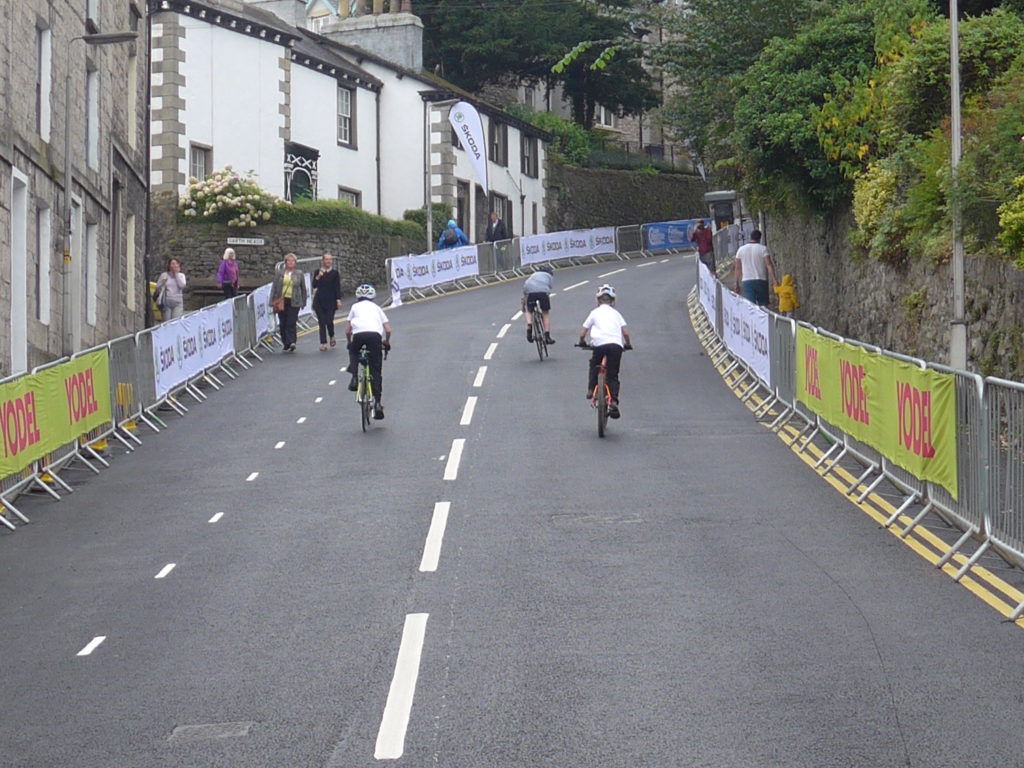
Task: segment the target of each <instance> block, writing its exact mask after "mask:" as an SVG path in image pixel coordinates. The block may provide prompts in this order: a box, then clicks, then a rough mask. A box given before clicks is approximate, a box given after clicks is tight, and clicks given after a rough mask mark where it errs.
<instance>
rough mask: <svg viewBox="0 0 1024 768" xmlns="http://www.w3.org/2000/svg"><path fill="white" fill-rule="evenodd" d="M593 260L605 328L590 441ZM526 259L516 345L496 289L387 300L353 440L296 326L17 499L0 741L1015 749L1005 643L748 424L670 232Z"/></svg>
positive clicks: (127, 749) (533, 762) (743, 754)
mask: <svg viewBox="0 0 1024 768" xmlns="http://www.w3.org/2000/svg"><path fill="white" fill-rule="evenodd" d="M615 270H622V271H621V272H617V273H615V274H608V273H611V272H614V271H615ZM583 281H587V282H586V283H585V284H579V283H583ZM605 281H609V282H612V283H613V284H614V285H615V286H616V287H617V289H618V290H619V294H620V300H619V308H620V310H621V311H622V313H623V314H624V315H625V317H626V319H627V320H628V322H629V326H630V328H631V331H632V333H633V335H634V343H635V345H636V350H635V351H633V352H631V353H628V354H627V355H626V356H625V358H624V362H623V376H622V379H623V385H622V386H623V389H622V411H623V418H622V419H621V420H619V421H613V422H610V424H609V435H608V437H606V438H605V439H599V438H598V436H597V430H596V424H595V418H594V415H593V413H592V411H591V409H590V408H589V406H588V404H587V403H586V402H585V400H584V398H583V394H584V389H585V381H586V378H585V377H586V372H585V368H586V359H587V355H586V354H585V353H583V352H581V351H579V350H576V349H574V348H573V347H572V341H573V340H574V338H575V336H576V333H577V330H578V327H579V324H580V323H581V322H582V320H583V318H584V317H585V316H586V313H587V312H588V311H589V309H590V307H591V306H592V305H593V294H594V289H595V288H596V286H597V285H599V284H600V283H602V282H605ZM555 283H556V289H557V294H556V295H555V297H554V300H553V301H554V335H555V337H556V339H557V340H558V343H557V344H556V345H555V346H554V347H552V348H551V356H550V358H549V359H547V360H545V361H544V362H540V361H539V360H538V359H537V356H536V353H535V351H534V348H533V346H532V345H528V344H527V343H526V341H525V334H524V328H525V326H524V322H523V320H522V319H518V320H516V321H515V322H514V323H512V320H511V318H512V316H513V315H514V314H515V313H516V310H517V309H518V302H519V292H520V284H519V283H518V282H517V283H514V284H511V283H510V284H504V285H499V286H493V287H488V288H483V289H478V290H472V291H467V292H465V293H461V294H458V295H453V296H449V297H445V298H442V299H438V300H434V301H427V302H421V303H416V304H412V305H407V306H404V307H401V308H397V309H395V310H391V311H389V315H390V318H391V321H392V324H393V326H394V328H395V336H394V351H393V353H392V355H391V358H390V359H389V360H388V362H387V363H386V365H385V371H384V394H385V397H384V401H385V405H386V412H387V418H386V419H385V420H384V421H383V422H375V423H374V425H373V427H372V428H371V430H370V431H369V432H368V433H366V434H363V433H362V432H361V431H360V426H359V414H358V411H357V408H356V406H355V404H354V403H353V402H352V399H351V395H350V393H348V392H347V391H346V390H345V384H346V383H347V378H348V375H347V373H345V372H342V371H340V370H339V369H340V368H342V367H343V366H344V365H345V364H346V362H347V361H346V360H345V359H344V358H343V356H342V354H341V353H340V350H341V347H339V348H338V349H336V350H334V351H332V352H327V353H321V352H319V351H318V349H317V342H316V339H315V338H314V337H313V336H306V337H304V338H302V339H301V341H300V345H299V351H298V352H297V353H295V354H293V355H287V354H276V355H272V356H270V357H269V359H267V360H266V361H265V362H264V363H262V364H260V365H259V366H258V367H257V368H256V369H255V370H253V371H250V372H247V373H245V374H244V375H243V376H242V377H241V378H240V379H239V380H237V381H234V382H231V383H230V384H229V385H228V386H227V387H226V389H225V390H224V391H222V392H219V393H213V394H211V396H210V399H209V400H208V401H207V402H206V403H203V404H201V405H196V406H195V407H193V408H192V410H191V412H190V413H189V414H187V415H186V416H185V417H184V418H181V419H177V418H175V419H174V423H173V425H172V427H171V428H170V429H168V430H165V431H164V432H162V433H161V434H159V435H145V436H144V445H143V446H142V447H141V448H140V449H139V450H137V451H136V452H135V453H133V454H132V455H128V456H117V457H116V458H115V460H114V462H113V466H112V468H111V469H109V470H106V471H104V472H103V474H102V475H100V476H97V477H87V476H85V475H81V474H78V475H76V476H74V477H73V478H72V482H74V483H75V484H76V487H77V490H76V493H75V494H74V495H73V496H71V497H69V498H67V499H65V500H64V501H62V502H60V503H53V502H48V501H45V500H43V499H39V500H36V501H32V500H30V501H28V502H27V505H26V508H27V511H28V512H29V514H30V516H31V517H32V518H33V524H32V525H29V526H24V527H21V528H20V529H19V530H18V532H17V533H16V534H11V535H2V536H0V590H2V594H3V595H4V599H3V601H2V602H0V636H2V638H3V645H2V648H3V650H2V652H0V654H2V655H0V659H2V664H0V702H2V703H3V707H2V710H0V712H2V714H0V765H2V766H5V767H9V768H28V767H31V768H42V767H46V768H49V767H50V766H54V767H58V766H59V767H60V768H122V767H124V768H128V767H129V766H130V767H132V768H139V767H149V766H160V767H161V768H179V767H181V768H184V767H186V766H187V767H189V768H191V767H193V766H194V767H196V768H198V767H200V766H201V767H203V768H209V767H212V766H231V767H233V768H235V767H237V768H243V767H244V768H264V767H266V768H293V767H294V768H299V767H302V768H304V767H305V766H309V767H311V768H342V767H344V768H360V767H362V766H374V765H379V764H381V763H382V762H395V763H397V764H399V765H409V766H446V767H449V768H470V767H475V766H480V767H481V768H483V767H485V766H486V767H487V768H499V767H502V768H503V767H505V766H508V767H512V766H550V767H551V768H576V767H580V768H582V767H584V766H586V767H587V768H595V767H596V766H601V767H602V768H607V767H609V766H616V767H618V766H621V768H640V767H641V766H651V767H655V766H658V767H662V766H680V767H682V766H686V767H690V766H693V767H694V768H697V767H700V768H705V767H706V768H746V767H749V766H787V767H788V766H793V767H798V766H799V767H803V766H807V767H808V768H812V767H813V768H825V767H827V766H844V767H845V766H850V767H853V766H857V767H859V768H860V767H863V768H888V767H889V766H920V767H922V768H944V767H946V766H949V767H950V768H952V767H954V766H955V767H957V768H963V767H964V766H979V767H980V766H985V767H991V766H1020V765H1024V728H1022V727H1021V723H1022V715H1024V703H1022V702H1024V696H1022V694H1021V691H1022V690H1024V680H1022V678H1024V675H1022V669H1021V663H1020V659H1021V658H1022V655H1024V633H1022V632H1021V630H1020V629H1019V628H1018V627H1016V626H1013V625H1007V624H1002V623H1000V622H999V620H998V617H997V616H995V614H994V613H993V612H992V611H991V610H990V609H989V608H987V607H986V606H985V605H984V604H983V603H982V602H981V601H979V600H978V599H977V598H976V597H974V596H972V595H971V594H970V593H969V592H967V591H966V590H964V589H962V588H960V587H958V586H957V585H955V584H953V583H952V582H951V581H950V580H949V579H948V578H947V577H945V576H943V575H942V574H940V573H938V572H937V571H936V570H935V569H933V568H931V567H929V566H928V565H927V564H925V563H924V562H923V561H922V560H921V559H920V558H917V557H916V556H914V555H913V554H912V553H911V552H910V551H909V550H908V549H906V548H905V547H903V546H901V545H900V544H899V543H898V542H897V541H896V540H895V539H894V537H892V536H890V535H889V534H888V533H885V532H882V531H880V530H879V529H878V528H877V527H876V526H875V525H874V524H873V523H872V522H871V521H870V520H868V519H867V518H866V517H865V516H864V515H863V514H862V513H860V512H859V511H857V510H856V509H854V508H853V507H852V506H851V505H850V504H849V503H848V502H846V501H844V500H843V499H842V498H841V497H840V496H839V495H838V494H836V492H835V491H834V490H833V489H832V488H831V487H830V486H828V485H827V484H826V483H824V482H823V481H822V480H821V479H820V478H819V477H818V476H817V475H815V474H814V473H812V472H810V471H809V470H808V469H807V467H806V465H804V463H803V462H801V461H800V460H799V459H798V458H797V457H795V456H794V455H793V454H792V453H791V452H790V451H789V449H788V448H787V447H786V446H785V445H783V443H782V442H780V441H779V440H778V438H777V437H775V436H774V435H773V434H772V433H771V432H769V431H768V430H766V429H764V428H763V427H762V426H760V425H758V424H757V423H756V422H755V421H754V420H753V418H752V417H751V415H750V413H749V411H748V410H747V409H746V408H745V407H744V406H743V405H742V404H740V403H739V401H738V400H737V399H736V397H735V396H734V395H733V394H732V393H731V392H730V391H729V390H728V389H727V388H726V387H725V385H724V384H723V383H722V381H721V378H720V377H719V375H718V373H717V372H716V371H714V369H713V368H712V366H711V364H710V363H709V361H708V359H707V358H706V357H704V356H703V355H702V354H701V352H700V347H699V346H698V344H697V342H696V339H695V337H694V334H693V332H692V330H691V328H690V326H689V319H688V316H687V312H686V307H685V299H686V294H687V293H688V291H689V289H690V287H691V286H692V283H693V259H692V257H682V256H676V257H671V258H669V259H652V260H649V261H639V262H626V263H622V264H603V265H594V266H589V267H581V268H576V269H572V270H564V271H559V272H557V273H556V275H555ZM577 284H579V285H577ZM509 324H511V325H512V327H511V328H506V326H507V325H509ZM484 367H486V370H485V371H482V369H483V368H484ZM468 398H477V399H476V400H475V401H473V405H472V406H469V405H468V404H467V403H468V402H469V401H468ZM470 409H472V410H470ZM467 422H468V423H467ZM457 441H464V442H462V443H460V442H457ZM460 449H461V455H459V451H460ZM453 454H454V455H455V457H454V458H453ZM456 458H457V459H458V460H457V461H456ZM172 563H173V564H174V567H173V569H170V570H168V566H169V565H170V564H172ZM158 575H160V576H162V577H161V578H155V577H156V576H158ZM99 637H103V638H105V639H104V640H102V641H101V642H99V641H95V640H94V638H99ZM84 650H91V652H90V653H88V654H87V655H78V654H79V653H81V652H83V651H84Z"/></svg>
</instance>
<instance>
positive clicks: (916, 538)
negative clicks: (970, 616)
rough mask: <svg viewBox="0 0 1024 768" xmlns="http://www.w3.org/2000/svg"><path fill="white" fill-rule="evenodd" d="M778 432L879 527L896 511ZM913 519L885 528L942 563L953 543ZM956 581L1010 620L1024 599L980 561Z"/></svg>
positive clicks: (790, 432) (1023, 621)
mask: <svg viewBox="0 0 1024 768" xmlns="http://www.w3.org/2000/svg"><path fill="white" fill-rule="evenodd" d="M688 304H689V310H690V323H691V325H692V326H693V329H694V331H695V332H696V333H697V337H698V339H701V343H702V344H703V345H704V347H705V348H707V347H709V346H710V344H711V338H712V337H711V336H705V337H703V338H701V334H700V330H699V324H700V323H701V322H702V321H703V317H702V310H701V309H700V306H699V302H698V301H697V299H696V292H695V291H694V292H691V294H690V297H689V301H688ZM716 369H717V370H718V372H719V374H721V375H722V380H723V381H725V383H726V384H727V385H728V386H729V388H730V389H731V390H732V392H733V394H735V395H736V396H737V397H741V395H742V394H743V389H744V388H743V387H741V386H740V381H741V380H742V378H743V376H742V374H741V373H739V372H732V373H728V374H727V373H726V371H727V370H728V368H727V366H726V365H725V364H724V363H719V364H718V365H717V366H716ZM744 403H745V405H746V406H747V408H749V409H750V410H751V411H752V412H759V411H760V410H761V407H762V406H763V405H764V399H763V398H761V397H760V396H758V395H754V396H753V397H750V398H748V399H747V400H746V401H744ZM768 415H775V416H777V415H778V412H777V411H774V410H772V409H769V411H768V413H767V414H762V416H768ZM776 434H777V435H778V436H779V439H780V440H782V442H784V443H785V444H786V445H788V446H789V447H790V449H791V450H792V451H793V452H794V453H795V454H796V455H797V456H799V457H800V458H801V459H802V460H803V462H804V463H805V464H807V466H809V467H811V468H812V469H813V470H814V471H815V472H817V473H818V474H819V475H820V476H821V477H822V478H824V480H825V481H826V482H827V483H829V484H830V485H831V486H832V487H833V488H835V489H836V490H837V491H839V493H840V494H841V495H842V497H843V498H844V499H846V501H848V502H849V503H850V504H852V505H853V506H855V507H857V508H858V509H860V511H861V512H864V513H865V514H866V515H868V517H870V518H871V519H872V520H874V521H875V522H876V523H878V524H879V525H880V526H884V525H885V523H886V521H888V520H889V519H890V518H891V517H892V516H893V515H894V514H895V513H896V508H895V507H894V506H893V505H892V504H890V503H889V502H888V501H887V500H886V499H885V498H883V497H882V496H879V495H878V494H877V493H870V494H868V496H867V497H866V498H865V499H864V501H859V500H858V497H859V494H857V493H856V491H863V490H864V489H865V486H864V485H863V484H860V485H859V486H858V487H857V488H855V489H854V490H853V491H851V492H850V493H847V489H848V488H850V487H851V486H852V485H854V482H855V480H856V479H857V478H855V477H854V476H853V475H851V474H850V473H849V472H847V471H846V470H845V469H844V468H843V467H841V466H836V467H835V468H830V469H829V470H828V472H827V473H826V471H825V469H824V467H825V466H826V465H825V464H822V465H821V466H817V462H818V460H819V459H820V458H821V456H822V453H823V451H821V450H820V449H819V448H818V446H816V445H814V444H810V445H808V446H807V447H806V449H804V446H803V444H802V443H801V444H800V445H799V447H798V446H797V439H798V436H799V432H798V430H797V429H795V428H794V427H791V426H789V425H788V424H787V425H785V426H783V427H782V428H781V429H779V430H778V431H777V432H776ZM896 523H899V524H900V525H897V524H896ZM910 523H911V518H910V517H908V516H907V515H904V514H901V515H900V516H899V517H897V518H896V521H895V522H894V523H893V525H891V526H889V527H888V528H886V530H887V531H889V533H890V534H892V535H893V536H895V537H896V538H897V539H899V540H900V541H901V542H903V543H904V544H906V545H907V546H908V547H910V549H912V550H913V551H914V552H916V553H917V554H918V555H920V556H921V557H922V558H924V559H925V560H926V561H928V562H929V563H931V564H932V565H933V566H936V567H938V564H939V561H940V560H941V559H942V556H943V555H944V554H945V552H946V551H948V549H949V545H948V544H947V543H946V542H944V541H943V540H942V539H940V538H939V537H938V536H936V535H935V534H933V533H932V532H931V531H929V530H928V529H927V528H925V527H924V526H921V525H918V526H915V527H914V528H913V530H912V531H911V532H910V533H909V534H907V535H903V529H905V528H906V526H908V525H909V524H910ZM967 561H968V558H967V557H966V556H965V555H963V554H961V553H959V552H957V553H956V554H954V555H953V557H952V558H950V559H949V560H948V561H947V562H946V563H945V564H944V565H943V566H942V572H943V573H945V574H946V575H947V576H950V577H951V578H952V577H954V576H955V575H956V574H957V572H958V571H959V570H960V567H961V566H963V565H964V564H965V563H967ZM958 583H959V584H960V585H961V586H963V587H964V588H965V589H967V590H969V591H970V592H972V593H973V594H974V595H975V596H977V597H979V598H981V600H983V601H984V602H985V603H986V604H987V605H989V606H990V607H991V608H993V609H995V610H996V611H998V612H999V613H1000V614H1002V615H1003V616H1004V617H1005V618H1007V619H1009V617H1010V615H1011V614H1012V613H1013V611H1014V609H1015V608H1016V607H1017V606H1018V605H1019V604H1020V603H1021V602H1022V601H1024V592H1021V591H1020V590H1018V589H1017V588H1016V587H1014V586H1012V585H1011V584H1007V583H1006V582H1005V581H1003V580H1002V579H1001V578H999V576H997V575H996V574H994V573H992V571H990V570H988V569H987V568H984V567H982V566H980V565H977V564H975V565H974V566H972V567H971V569H970V570H969V571H968V572H967V573H966V574H964V576H963V577H962V578H961V579H960V581H959V582H958ZM1014 623H1015V624H1016V625H1017V626H1018V627H1021V628H1022V629H1024V616H1022V617H1021V618H1019V619H1017V621H1016V622H1014Z"/></svg>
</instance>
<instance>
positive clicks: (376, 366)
mask: <svg viewBox="0 0 1024 768" xmlns="http://www.w3.org/2000/svg"><path fill="white" fill-rule="evenodd" d="M376 295H377V291H376V290H375V289H374V287H373V286H372V285H367V284H365V283H364V284H363V285H360V286H359V287H358V288H356V302H355V304H353V305H352V307H351V309H349V311H348V322H347V323H346V324H345V338H346V339H347V340H348V370H349V373H351V374H352V381H350V382H349V385H348V388H349V391H350V392H355V391H356V388H357V382H356V372H357V371H358V370H359V352H360V350H361V349H363V347H366V351H367V353H368V354H369V357H370V386H371V387H372V388H373V396H374V403H373V418H375V419H383V418H384V407H383V406H382V405H381V394H382V393H383V391H384V384H383V381H382V379H381V363H382V362H383V357H384V356H383V354H382V350H390V349H391V324H390V323H389V322H388V316H387V315H385V314H384V310H383V309H381V308H380V307H378V306H377V305H376V304H374V303H373V299H374V297H375V296H376Z"/></svg>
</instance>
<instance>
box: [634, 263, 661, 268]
mask: <svg viewBox="0 0 1024 768" xmlns="http://www.w3.org/2000/svg"><path fill="white" fill-rule="evenodd" d="M657 263H658V262H656V261H648V262H646V263H645V264H637V265H636V268H637V269H640V267H653V266H655V265H656V264H657Z"/></svg>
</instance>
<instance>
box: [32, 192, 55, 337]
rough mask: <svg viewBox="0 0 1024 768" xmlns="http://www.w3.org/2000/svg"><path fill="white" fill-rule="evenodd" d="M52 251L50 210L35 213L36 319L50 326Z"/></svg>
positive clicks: (42, 209) (40, 209) (40, 210)
mask: <svg viewBox="0 0 1024 768" xmlns="http://www.w3.org/2000/svg"><path fill="white" fill-rule="evenodd" d="M52 249H53V230H52V228H51V222H50V209H49V208H42V207H40V208H39V210H37V211H36V319H37V320H39V322H40V323H42V324H43V325H49V324H50V266H51V265H50V261H51V256H52V254H51V251H52Z"/></svg>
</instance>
